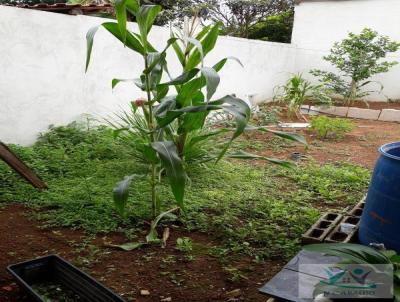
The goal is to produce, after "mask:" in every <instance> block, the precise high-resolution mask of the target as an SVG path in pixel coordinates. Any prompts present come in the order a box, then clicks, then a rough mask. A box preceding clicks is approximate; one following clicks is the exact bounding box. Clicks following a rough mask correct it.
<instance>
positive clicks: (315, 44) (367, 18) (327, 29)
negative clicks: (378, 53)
mask: <svg viewBox="0 0 400 302" xmlns="http://www.w3.org/2000/svg"><path fill="white" fill-rule="evenodd" d="M399 16H400V1H399V0H315V1H304V2H301V3H300V4H299V5H296V10H295V21H294V28H293V35H292V44H293V45H294V46H295V47H296V48H297V49H298V51H297V58H296V67H295V71H296V72H304V73H305V74H306V73H307V72H308V71H309V70H310V69H313V68H318V69H324V70H332V71H334V69H333V68H332V67H331V66H330V65H329V63H327V62H325V61H323V60H322V57H323V56H324V55H327V54H328V53H329V49H330V48H331V47H332V45H333V43H334V42H336V41H340V40H342V39H343V38H345V37H346V36H347V34H348V33H349V32H354V33H359V32H360V31H361V30H362V29H363V28H365V27H369V28H372V29H373V30H376V31H378V32H379V33H380V34H382V35H387V36H389V37H390V38H392V39H393V40H396V41H400V30H399V29H400V18H399ZM388 60H393V61H400V52H399V53H395V54H391V55H389V56H388ZM310 78H312V77H310ZM399 78H400V64H399V65H397V66H396V67H394V68H393V69H392V70H391V71H390V72H388V73H386V74H382V75H377V76H376V77H375V78H373V79H372V80H375V81H379V82H381V83H382V84H383V85H384V90H383V94H372V95H371V96H370V97H369V99H370V100H372V101H374V100H380V101H385V100H387V98H391V99H399V98H400V86H399V81H398V79H399ZM371 87H373V86H371ZM373 88H374V87H373ZM375 89H380V86H378V85H376V86H375Z"/></svg>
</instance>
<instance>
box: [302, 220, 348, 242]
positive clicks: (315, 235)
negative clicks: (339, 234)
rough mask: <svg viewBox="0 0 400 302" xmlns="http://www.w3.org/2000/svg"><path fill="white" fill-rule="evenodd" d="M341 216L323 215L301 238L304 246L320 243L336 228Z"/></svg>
mask: <svg viewBox="0 0 400 302" xmlns="http://www.w3.org/2000/svg"><path fill="white" fill-rule="evenodd" d="M342 217H343V216H342V215H341V214H336V213H325V215H323V216H322V217H321V218H320V219H319V220H318V221H317V222H316V223H314V224H313V225H312V226H311V228H310V229H309V230H308V231H307V232H306V233H305V234H304V235H303V236H302V242H303V243H304V244H309V243H318V242H319V243H320V242H322V241H324V239H325V238H326V236H328V235H329V233H330V232H331V231H332V230H333V229H334V228H335V227H336V226H337V224H338V223H339V221H340V220H341V219H342Z"/></svg>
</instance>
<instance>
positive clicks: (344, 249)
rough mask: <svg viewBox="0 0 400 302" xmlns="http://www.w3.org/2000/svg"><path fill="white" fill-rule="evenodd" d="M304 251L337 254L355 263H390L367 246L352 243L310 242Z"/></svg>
mask: <svg viewBox="0 0 400 302" xmlns="http://www.w3.org/2000/svg"><path fill="white" fill-rule="evenodd" d="M304 249H305V250H306V251H311V252H319V253H323V254H327V255H331V256H338V257H341V258H343V259H345V260H349V261H351V262H352V263H355V264H390V260H389V259H388V258H387V257H386V256H385V255H383V254H382V253H380V252H378V251H377V250H375V249H373V248H370V247H368V246H364V245H360V244H352V243H326V244H312V245H307V246H305V247H304Z"/></svg>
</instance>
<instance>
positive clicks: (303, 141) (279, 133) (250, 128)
mask: <svg viewBox="0 0 400 302" xmlns="http://www.w3.org/2000/svg"><path fill="white" fill-rule="evenodd" d="M255 130H256V131H262V132H269V133H272V134H274V135H276V136H279V137H281V138H284V139H287V140H291V141H295V142H298V143H301V144H304V145H307V141H306V139H305V137H304V136H303V135H301V134H298V133H294V132H284V131H277V130H272V129H269V128H267V127H265V126H261V127H254V126H248V127H246V131H255Z"/></svg>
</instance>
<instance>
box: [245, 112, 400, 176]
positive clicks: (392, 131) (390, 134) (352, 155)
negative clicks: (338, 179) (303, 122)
mask: <svg viewBox="0 0 400 302" xmlns="http://www.w3.org/2000/svg"><path fill="white" fill-rule="evenodd" d="M353 121H354V124H355V128H354V130H353V131H352V132H351V133H349V134H347V135H346V136H345V137H344V138H343V139H341V140H335V139H324V140H321V139H318V138H317V137H316V135H315V134H314V133H313V131H311V130H304V129H303V130H292V129H285V131H292V132H293V131H295V132H298V133H301V134H303V135H304V136H305V137H306V139H307V142H308V143H309V146H308V147H307V148H305V147H303V146H300V145H294V144H293V145H287V146H284V147H283V148H279V149H277V150H273V149H271V148H269V146H268V145H267V142H268V141H269V140H270V139H271V137H272V135H271V134H268V133H256V132H254V133H252V134H246V139H248V140H253V141H254V142H259V143H261V144H262V143H264V142H265V143H266V147H265V149H262V148H261V149H259V150H256V153H258V154H261V155H265V156H274V157H277V158H281V159H290V157H291V155H292V153H293V152H300V153H302V154H304V155H306V156H309V157H310V158H313V159H314V160H315V161H316V162H317V163H330V162H337V161H341V162H349V163H354V164H359V165H361V166H364V167H366V168H369V169H373V167H374V165H375V162H376V160H377V158H378V157H379V152H378V148H379V147H380V146H381V145H383V144H385V143H390V142H393V141H399V140H400V124H398V123H389V122H380V121H369V120H353Z"/></svg>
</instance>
